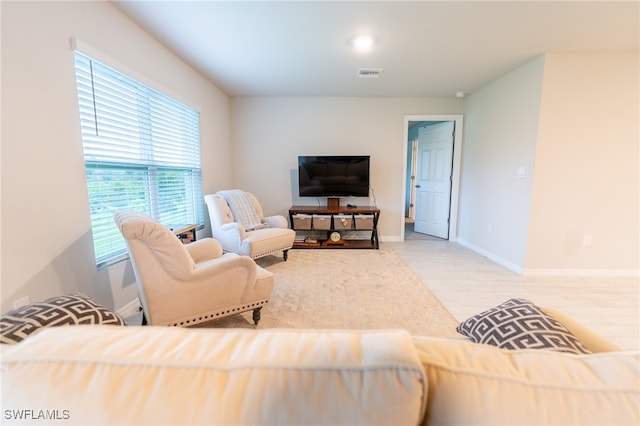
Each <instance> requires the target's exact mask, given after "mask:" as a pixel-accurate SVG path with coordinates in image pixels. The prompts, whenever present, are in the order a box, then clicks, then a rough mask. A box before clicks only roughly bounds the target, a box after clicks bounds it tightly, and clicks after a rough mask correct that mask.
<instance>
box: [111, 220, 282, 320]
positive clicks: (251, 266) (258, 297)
mask: <svg viewBox="0 0 640 426" xmlns="http://www.w3.org/2000/svg"><path fill="white" fill-rule="evenodd" d="M115 222H116V224H117V225H118V228H119V229H120V232H121V233H122V235H123V236H124V238H125V240H126V243H127V248H128V250H129V255H130V257H131V264H132V265H133V271H134V273H135V276H136V282H137V285H138V295H139V297H140V302H141V303H142V308H143V324H145V323H147V322H148V323H149V324H151V325H173V326H191V325H194V324H198V323H201V322H205V321H210V320H212V319H216V318H221V317H224V316H227V315H232V314H236V313H240V312H244V311H249V310H253V321H254V323H255V324H258V321H259V320H260V310H261V309H262V306H263V305H265V304H266V303H267V302H268V301H269V298H270V296H271V291H272V290H273V284H274V277H273V274H272V273H271V272H269V271H267V270H265V269H263V268H261V267H259V266H257V265H256V263H255V262H254V261H253V260H252V259H251V258H249V257H247V256H239V255H236V254H233V253H228V254H223V253H222V247H221V246H220V243H219V242H217V241H216V240H214V239H212V238H204V239H201V240H199V241H195V242H193V243H191V244H183V243H182V242H180V240H179V239H178V238H177V237H176V236H175V234H174V233H173V232H171V230H170V229H169V228H167V227H166V226H164V225H162V224H160V223H159V222H157V221H155V220H153V219H152V218H151V217H149V216H147V215H145V214H142V213H139V212H134V211H124V212H119V213H117V214H116V215H115Z"/></svg>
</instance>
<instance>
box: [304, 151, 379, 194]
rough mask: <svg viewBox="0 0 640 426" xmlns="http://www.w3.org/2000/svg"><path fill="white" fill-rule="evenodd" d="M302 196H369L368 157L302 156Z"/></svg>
mask: <svg viewBox="0 0 640 426" xmlns="http://www.w3.org/2000/svg"><path fill="white" fill-rule="evenodd" d="M298 188H299V194H300V197H368V196H369V156H368V155H315V156H298Z"/></svg>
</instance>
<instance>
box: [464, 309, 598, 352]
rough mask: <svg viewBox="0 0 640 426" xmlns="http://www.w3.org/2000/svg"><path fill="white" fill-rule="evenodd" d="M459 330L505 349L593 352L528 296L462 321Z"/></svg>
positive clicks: (478, 339) (476, 339) (470, 336)
mask: <svg viewBox="0 0 640 426" xmlns="http://www.w3.org/2000/svg"><path fill="white" fill-rule="evenodd" d="M456 330H457V331H458V333H460V334H463V335H465V336H467V337H469V338H471V340H472V341H474V342H476V343H484V344H487V345H493V346H497V347H499V348H503V349H547V350H553V351H558V352H566V353H570V354H576V355H580V354H588V353H591V352H590V351H589V350H588V349H587V348H585V347H584V345H583V344H582V343H581V342H580V341H579V340H578V338H577V337H575V336H574V335H573V334H571V332H570V331H569V330H567V328H566V327H565V326H564V325H562V323H560V322H559V321H558V320H556V319H555V318H553V317H552V316H550V315H547V314H545V313H544V311H543V310H542V309H540V308H539V307H538V306H536V305H535V304H533V303H532V302H530V301H528V300H526V299H510V300H507V301H506V302H504V303H502V304H500V305H498V306H496V307H494V308H491V309H488V310H486V311H484V312H482V313H480V314H478V315H474V316H473V317H471V318H469V319H467V320H465V321H463V322H461V323H460V324H459V325H458V327H457V328H456Z"/></svg>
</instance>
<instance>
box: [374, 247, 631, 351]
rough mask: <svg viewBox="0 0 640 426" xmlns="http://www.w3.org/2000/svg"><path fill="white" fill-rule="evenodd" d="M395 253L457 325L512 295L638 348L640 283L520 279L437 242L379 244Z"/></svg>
mask: <svg viewBox="0 0 640 426" xmlns="http://www.w3.org/2000/svg"><path fill="white" fill-rule="evenodd" d="M381 248H387V249H390V250H393V251H395V252H396V253H397V254H398V255H399V256H400V257H401V258H402V259H403V260H404V261H405V262H406V263H407V265H409V266H410V267H411V268H412V269H413V271H414V272H415V273H416V274H417V275H418V276H419V277H420V278H421V279H422V281H423V282H425V283H426V284H427V286H428V287H429V289H431V291H432V292H433V293H434V294H435V295H436V296H437V297H438V298H439V299H440V301H441V302H442V304H443V305H444V306H445V307H446V308H447V309H448V310H449V311H450V312H451V314H452V315H453V316H454V317H455V318H456V320H458V321H462V320H464V319H466V318H468V317H469V316H471V315H474V314H476V313H479V312H482V311H483V310H486V309H488V308H490V307H492V306H494V305H497V304H499V303H502V302H504V301H505V300H507V299H510V298H512V297H522V298H527V299H529V300H531V301H533V302H534V303H536V304H538V305H541V306H547V307H551V308H555V309H558V310H561V311H563V312H565V313H566V314H568V315H569V316H571V317H573V318H574V319H576V320H577V321H580V322H581V323H582V324H584V325H585V326H587V327H589V328H590V329H592V330H593V331H595V332H597V333H599V334H601V335H603V336H605V337H607V338H608V339H610V340H612V341H614V342H616V343H618V344H619V345H622V346H624V347H626V348H628V349H633V350H640V337H639V336H640V303H639V302H640V291H639V289H640V279H638V278H620V277H612V278H607V277H596V278H594V277H523V276H521V275H518V274H516V273H514V272H511V271H510V270H508V269H506V268H504V267H502V266H500V265H498V264H496V263H494V262H493V261H491V260H489V259H488V258H486V257H484V256H482V255H480V254H477V253H475V252H473V251H471V250H469V249H467V248H465V247H463V246H461V245H459V244H456V243H452V242H449V241H446V240H440V239H436V238H425V239H420V237H417V238H413V239H412V238H408V239H405V241H404V242H388V243H384V242H383V243H381Z"/></svg>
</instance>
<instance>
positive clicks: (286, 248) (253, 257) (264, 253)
mask: <svg viewBox="0 0 640 426" xmlns="http://www.w3.org/2000/svg"><path fill="white" fill-rule="evenodd" d="M289 249H291V247H283V248H279V249H274V250H270V251H267V252H263V253H260V254H256V255H255V256H252V257H251V258H252V259H258V258H259V257H263V256H268V255H270V254H273V253H276V252H279V251H284V250H289Z"/></svg>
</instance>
